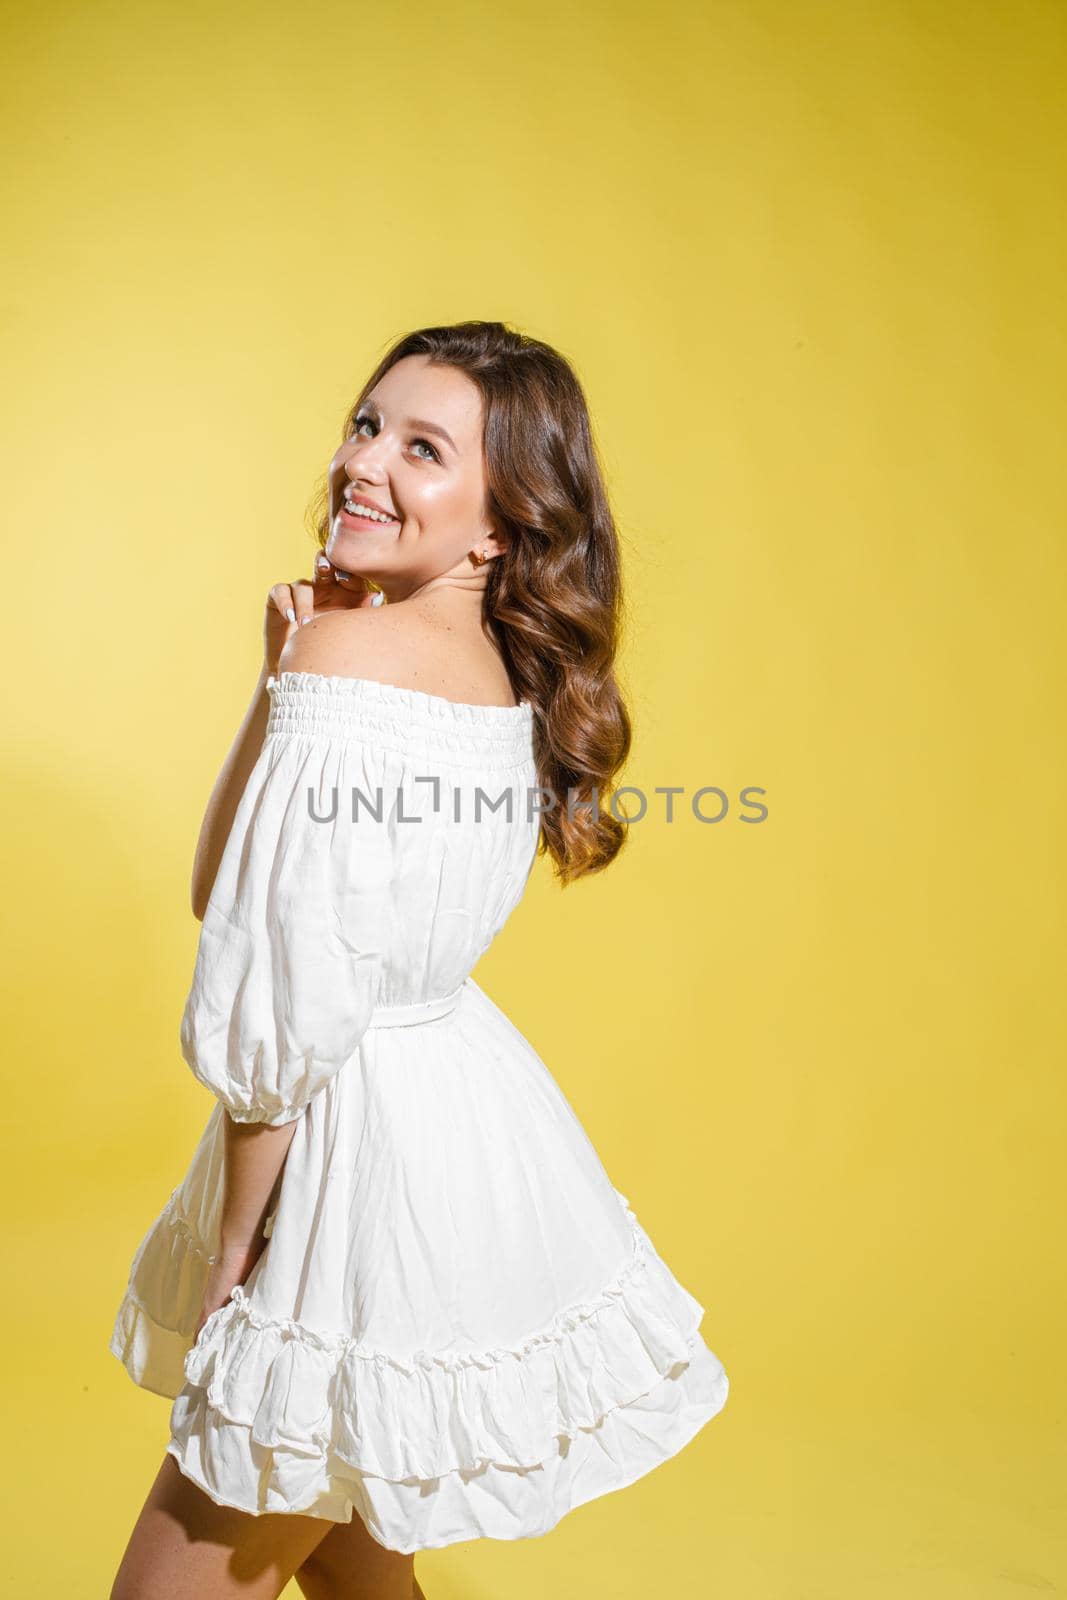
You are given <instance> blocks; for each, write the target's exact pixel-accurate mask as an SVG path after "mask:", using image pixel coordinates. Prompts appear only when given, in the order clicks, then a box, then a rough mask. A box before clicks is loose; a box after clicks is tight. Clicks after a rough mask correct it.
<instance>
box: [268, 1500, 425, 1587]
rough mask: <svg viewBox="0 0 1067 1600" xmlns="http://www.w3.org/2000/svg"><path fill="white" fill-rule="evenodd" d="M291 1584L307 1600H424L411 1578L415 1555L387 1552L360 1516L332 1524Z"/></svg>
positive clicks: (415, 1579) (354, 1513)
mask: <svg viewBox="0 0 1067 1600" xmlns="http://www.w3.org/2000/svg"><path fill="white" fill-rule="evenodd" d="M296 1581H297V1584H298V1586H299V1588H300V1592H301V1594H303V1595H304V1596H305V1597H306V1600H426V1596H425V1595H424V1594H423V1592H422V1590H421V1589H420V1587H419V1580H418V1579H417V1578H416V1576H415V1557H414V1556H413V1555H402V1554H401V1552H400V1551H399V1550H387V1549H386V1548H385V1546H384V1545H381V1544H379V1543H378V1541H377V1539H375V1538H374V1536H373V1535H372V1534H370V1533H368V1531H367V1528H366V1526H365V1524H364V1522H363V1520H362V1518H361V1517H360V1515H359V1512H358V1511H353V1512H352V1521H351V1522H335V1523H333V1524H332V1526H331V1528H330V1531H329V1533H328V1534H327V1535H326V1537H325V1539H323V1540H322V1541H321V1542H320V1543H319V1544H317V1545H316V1546H315V1548H314V1550H313V1551H312V1552H311V1554H310V1555H309V1556H308V1558H307V1560H306V1561H305V1562H304V1563H303V1565H302V1566H300V1567H299V1568H298V1569H297V1572H296Z"/></svg>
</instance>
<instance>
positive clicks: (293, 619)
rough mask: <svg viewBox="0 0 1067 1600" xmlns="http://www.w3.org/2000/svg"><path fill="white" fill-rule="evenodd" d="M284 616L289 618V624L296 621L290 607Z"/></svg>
mask: <svg viewBox="0 0 1067 1600" xmlns="http://www.w3.org/2000/svg"><path fill="white" fill-rule="evenodd" d="M285 614H286V616H287V617H288V618H289V621H290V622H295V621H296V612H295V611H294V610H293V608H292V606H290V607H289V609H288V610H287V611H286V613H285Z"/></svg>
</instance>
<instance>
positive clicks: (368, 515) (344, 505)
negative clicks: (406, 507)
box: [340, 497, 400, 528]
mask: <svg viewBox="0 0 1067 1600" xmlns="http://www.w3.org/2000/svg"><path fill="white" fill-rule="evenodd" d="M340 514H341V516H342V517H343V518H344V519H345V521H346V522H351V523H353V524H354V525H355V526H357V527H361V528H388V527H390V526H392V525H393V524H394V523H397V522H399V520H400V519H399V517H391V516H389V515H388V514H387V513H386V512H384V511H382V512H378V511H372V510H370V508H369V507H368V508H366V509H364V508H363V507H362V506H361V505H360V504H359V502H358V501H355V500H353V501H349V500H348V499H347V497H345V498H342V500H341V511H340Z"/></svg>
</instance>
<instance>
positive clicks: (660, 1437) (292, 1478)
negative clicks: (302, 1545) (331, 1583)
mask: <svg viewBox="0 0 1067 1600" xmlns="http://www.w3.org/2000/svg"><path fill="white" fill-rule="evenodd" d="M687 1355H688V1360H687V1362H686V1365H685V1366H684V1367H682V1368H680V1369H679V1368H678V1367H674V1368H672V1371H671V1375H669V1376H668V1377H665V1378H663V1379H661V1381H660V1382H659V1383H658V1384H657V1385H656V1386H655V1387H654V1388H653V1389H651V1390H650V1391H649V1393H648V1394H647V1395H642V1396H640V1397H639V1398H637V1399H636V1400H632V1401H631V1402H630V1403H629V1404H628V1405H625V1406H618V1407H616V1408H615V1409H614V1410H613V1411H609V1412H607V1413H606V1415H605V1416H604V1417H602V1418H601V1419H600V1420H599V1421H598V1422H597V1423H596V1425H595V1426H594V1427H591V1428H588V1429H586V1428H582V1429H579V1431H578V1433H577V1435H576V1436H575V1437H574V1438H567V1437H561V1438H560V1439H558V1440H557V1441H556V1447H555V1448H554V1449H553V1451H552V1453H551V1455H550V1456H549V1457H547V1458H546V1459H545V1460H544V1461H543V1462H538V1463H537V1465H536V1466H534V1467H529V1468H517V1467H503V1466H493V1465H488V1464H487V1465H483V1466H480V1467H478V1468H473V1469H470V1470H463V1469H461V1470H458V1471H455V1472H450V1473H446V1474H445V1475H443V1476H442V1477H439V1478H434V1479H431V1480H420V1479H407V1480H405V1481H400V1482H393V1481H390V1480H388V1479H385V1478H377V1477H374V1476H372V1475H369V1474H365V1473H361V1472H358V1471H356V1470H355V1469H353V1468H352V1467H350V1466H348V1465H347V1464H346V1463H345V1462H343V1461H341V1460H339V1459H338V1458H337V1457H335V1456H332V1455H327V1456H325V1457H323V1458H321V1459H320V1458H309V1457H307V1456H301V1455H299V1454H295V1453H293V1452H291V1451H287V1450H284V1449H277V1450H271V1449H268V1448H266V1447H264V1446H261V1445H258V1444H257V1443H256V1441H255V1439H254V1438H252V1437H251V1435H250V1431H249V1429H248V1428H245V1427H242V1426H240V1425H239V1424H237V1423H231V1422H227V1421H225V1420H224V1419H223V1418H221V1417H219V1416H218V1414H217V1413H216V1412H215V1411H214V1410H213V1409H212V1407H211V1406H210V1404H209V1403H208V1399H207V1395H206V1394H205V1392H204V1390H203V1389H197V1388H193V1387H192V1386H189V1387H187V1388H185V1389H183V1391H182V1393H181V1395H180V1396H179V1397H178V1399H177V1401H176V1402H175V1407H174V1414H173V1419H172V1438H171V1440H170V1443H169V1444H168V1445H167V1453H168V1454H169V1455H171V1456H172V1457H173V1458H174V1460H175V1461H176V1462H177V1464H178V1467H179V1468H180V1470H181V1471H182V1473H183V1474H184V1475H185V1476H186V1477H187V1478H189V1479H190V1481H191V1482H193V1483H195V1484H197V1485H198V1486H199V1487H200V1488H201V1489H202V1490H203V1491H204V1493H205V1494H207V1495H208V1496H209V1498H210V1499H212V1500H214V1501H215V1502H216V1503H217V1504H218V1505H223V1506H231V1507H233V1508H235V1509H237V1510H242V1511H245V1512H249V1513H251V1514H253V1515H264V1514H269V1513H285V1512H289V1513H297V1514H299V1515H302V1516H311V1517H320V1518H323V1519H325V1520H327V1521H331V1522H345V1523H347V1522H350V1521H351V1519H352V1515H353V1512H355V1513H357V1514H358V1515H359V1516H360V1517H361V1518H362V1520H363V1523H364V1525H365V1526H366V1528H367V1529H368V1531H369V1533H370V1534H371V1536H372V1537H373V1538H374V1539H376V1540H377V1542H378V1543H379V1544H381V1545H383V1546H384V1547H385V1548H386V1549H388V1550H395V1551H399V1552H401V1553H403V1554H410V1553H412V1552H415V1551H418V1550H431V1549H439V1548H441V1547H442V1546H444V1545H449V1544H454V1543H456V1542H457V1541H459V1540H471V1539H523V1538H536V1537H539V1536H541V1535H543V1534H545V1533H548V1532H549V1531H550V1530H551V1529H552V1528H554V1527H555V1526H556V1524H557V1523H558V1522H559V1521H560V1520H561V1518H562V1517H564V1516H565V1515H566V1514H567V1513H568V1512H569V1511H572V1510H574V1509H575V1508H576V1507H577V1506H580V1505H583V1504H585V1503H586V1502H587V1501H589V1500H594V1499H596V1498H598V1497H599V1496H601V1495H605V1494H608V1493H610V1492H612V1491H613V1490H616V1489H622V1488H625V1487H626V1486H627V1485H628V1484H631V1483H634V1482H635V1481H636V1480H637V1479H638V1478H640V1477H642V1476H643V1475H644V1474H645V1473H647V1472H651V1471H652V1470H653V1469H654V1468H655V1467H657V1466H659V1465H660V1464H661V1463H662V1462H664V1461H666V1460H668V1459H669V1458H670V1457H671V1456H673V1455H676V1454H677V1453H678V1451H680V1450H681V1449H683V1448H684V1446H685V1445H686V1444H688V1443H689V1441H690V1440H691V1439H692V1438H693V1437H694V1435H695V1434H696V1433H698V1432H699V1430H700V1429H701V1428H702V1427H704V1425H705V1424H706V1423H707V1422H709V1421H710V1420H711V1418H712V1417H714V1416H717V1415H718V1413H719V1412H720V1411H721V1410H722V1408H723V1406H724V1405H725V1404H726V1400H727V1396H728V1394H729V1387H730V1386H729V1381H728V1379H727V1376H726V1373H725V1371H724V1370H723V1367H722V1365H721V1363H720V1362H719V1360H718V1358H717V1357H716V1356H715V1355H714V1354H713V1353H712V1352H711V1351H710V1350H709V1349H708V1347H707V1345H706V1344H705V1343H704V1341H703V1339H702V1338H701V1336H700V1334H699V1333H694V1334H693V1336H692V1338H691V1340H690V1341H689V1346H688V1351H687Z"/></svg>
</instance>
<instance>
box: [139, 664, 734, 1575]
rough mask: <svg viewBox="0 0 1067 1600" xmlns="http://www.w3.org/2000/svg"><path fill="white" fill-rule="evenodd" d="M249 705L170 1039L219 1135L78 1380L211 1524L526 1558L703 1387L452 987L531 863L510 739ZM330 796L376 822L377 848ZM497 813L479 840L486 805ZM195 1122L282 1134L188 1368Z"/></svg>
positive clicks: (541, 1093)
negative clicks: (254, 1231) (315, 1522)
mask: <svg viewBox="0 0 1067 1600" xmlns="http://www.w3.org/2000/svg"><path fill="white" fill-rule="evenodd" d="M268 691H269V693H270V697H271V707H270V716H269V720H268V724H267V731H266V737H265V739H264V743H263V748H262V751H261V753H260V756H259V759H258V761H257V763H256V766H255V767H254V769H253V771H252V774H251V776H250V778H249V781H248V784H247V786H246V789H245V792H244V794H243V796H242V798H241V802H240V805H239V807H238V810H237V814H236V817H235V819H234V824H233V827H232V829H231V831H230V835H229V838H228V840H227V843H226V847H225V851H224V854H223V857H222V861H221V864H220V867H219V870H218V874H217V877H216V881H215V886H214V889H213V891H212V894H211V899H210V903H209V905H208V907H207V911H206V913H205V915H204V919H203V926H202V930H201V934H200V942H199V947H198V950H197V956H196V964H195V969H194V974H193V981H192V986H191V989H190V992H189V998H188V1001H187V1003H186V1007H185V1011H184V1014H183V1017H182V1023H181V1044H182V1051H183V1055H184V1057H185V1060H186V1061H187V1062H188V1065H189V1067H190V1068H191V1070H192V1071H193V1073H194V1074H195V1075H196V1077H197V1078H198V1079H199V1080H200V1082H201V1083H203V1084H204V1085H205V1086H206V1087H207V1088H208V1089H209V1090H211V1092H212V1093H213V1094H214V1095H215V1096H216V1102H217V1103H216V1104H215V1106H214V1108H213V1109H212V1112H211V1115H210V1117H209V1119H208V1123H207V1126H206V1128H205V1130H204V1133H203V1135H202V1137H201V1139H200V1142H199V1144H198V1146H197V1148H196V1150H195V1152H194V1154H193V1158H192V1162H191V1164H190V1167H189V1170H188V1172H187V1173H186V1176H185V1178H184V1179H183V1181H182V1182H181V1183H180V1184H179V1186H178V1187H177V1188H176V1189H175V1190H174V1191H173V1193H172V1194H171V1196H170V1198H169V1199H168V1201H167V1203H166V1205H165V1206H164V1207H163V1210H162V1212H161V1213H160V1215H159V1217H158V1218H157V1219H156V1221H155V1222H154V1223H153V1224H152V1226H151V1227H150V1229H149V1230H148V1232H147V1234H146V1235H145V1236H144V1238H143V1240H142V1242H141V1244H140V1246H139V1248H138V1250H137V1253H136V1255H135V1257H134V1261H133V1265H132V1268H131V1272H130V1281H129V1286H128V1289H127V1292H126V1294H125V1296H124V1298H123V1300H122V1302H121V1305H120V1306H119V1309H118V1313H117V1315H116V1318H115V1325H114V1330H113V1333H112V1336H111V1342H110V1348H111V1350H112V1351H113V1352H114V1354H115V1355H116V1356H118V1357H119V1359H120V1360H121V1361H122V1362H123V1364H124V1366H125V1367H126V1370H127V1371H128V1372H129V1374H130V1376H131V1377H132V1378H133V1379H134V1381H135V1382H136V1383H139V1384H141V1385H142V1386H143V1387H145V1388H147V1389H151V1390H154V1391H155V1392H157V1393H159V1394H162V1395H166V1396H167V1397H168V1398H171V1399H172V1400H173V1408H172V1411H171V1437H170V1441H169V1443H168V1445H167V1449H168V1451H169V1452H170V1454H171V1455H173V1457H174V1458H175V1460H176V1461H177V1463H178V1465H179V1466H180V1468H181V1470H182V1471H183V1472H184V1473H185V1474H186V1476H188V1477H189V1478H191V1479H192V1480H193V1481H194V1482H196V1483H197V1484H199V1485H200V1487H201V1488H202V1489H204V1490H205V1492H206V1493H207V1494H208V1495H210V1496H211V1498H212V1499H214V1500H216V1501H218V1502H220V1503H222V1504H225V1505H231V1506H237V1507H240V1508H241V1509H243V1510H245V1511H248V1512H251V1513H254V1514H258V1513H263V1512H278V1511H290V1512H300V1513H302V1514H304V1515H310V1516H318V1517H323V1518H327V1519H329V1520H332V1521H336V1522H348V1521H349V1520H350V1519H351V1517H352V1514H353V1511H355V1512H356V1513H358V1515H359V1516H361V1517H362V1518H363V1520H364V1522H365V1523H366V1525H367V1527H368V1529H369V1530H370V1532H371V1534H372V1535H373V1537H374V1538H376V1539H377V1540H378V1541H379V1542H380V1543H381V1544H383V1545H384V1546H386V1547H387V1548H389V1549H394V1550H399V1551H405V1552H410V1551H414V1550H420V1549H428V1548H434V1547H437V1546H441V1545H446V1544H450V1543H452V1542H454V1541H456V1540H461V1539H474V1538H479V1537H489V1538H499V1539H515V1538H524V1537H529V1536H532V1535H536V1534H541V1533H544V1532H546V1531H547V1530H548V1529H549V1528H551V1527H553V1526H554V1525H555V1524H556V1523H557V1522H558V1521H559V1519H560V1517H562V1516H563V1515H564V1514H565V1513H566V1512H567V1511H569V1510H571V1509H572V1508H573V1507H574V1506H577V1505H580V1504H582V1503H583V1502H585V1501H588V1500H591V1499H593V1498H595V1497H596V1496H598V1495H602V1494H605V1493H607V1492H608V1491H609V1490H613V1489H618V1488H621V1487H623V1486H624V1485H626V1484H629V1483H631V1482H633V1480H634V1479H636V1478H638V1477H640V1476H641V1475H642V1474H643V1473H645V1472H647V1471H649V1470H650V1469H652V1468H653V1467H655V1466H656V1465H657V1464H658V1463H660V1462H661V1461H663V1460H665V1459H666V1458H667V1457H668V1456H671V1455H673V1454H674V1453H676V1452H677V1451H678V1450H680V1449H681V1448H682V1446H683V1445H685V1444H686V1443H687V1441H688V1440H689V1439H691V1438H692V1436H693V1435H694V1434H695V1433H696V1432H697V1431H698V1430H699V1429H700V1428H702V1427H703V1425H704V1424H705V1423H706V1422H707V1421H709V1419H710V1418H711V1417H713V1416H714V1415H715V1414H716V1413H717V1412H718V1411H720V1410H721V1409H722V1407H723V1405H724V1404H725V1402H726V1397H727V1392H728V1382H727V1377H726V1373H725V1372H724V1370H723V1368H722V1365H721V1363H720V1362H719V1360H718V1359H717V1357H716V1356H715V1355H713V1354H712V1352H711V1351H710V1350H709V1349H708V1347H707V1345H706V1344H705V1343H704V1340H703V1338H702V1336H701V1334H700V1332H699V1328H700V1324H701V1319H702V1317H703V1311H704V1308H703V1307H702V1306H701V1304H700V1303H699V1302H698V1301H697V1300H696V1299H695V1298H694V1297H693V1295H692V1294H690V1293H689V1292H688V1291H687V1290H686V1289H685V1288H683V1287H682V1285H681V1284H680V1283H679V1282H678V1281H677V1280H676V1279H675V1278H674V1276H673V1275H672V1273H671V1272H670V1271H669V1269H668V1268H667V1266H666V1265H665V1264H664V1262H663V1261H662V1260H661V1258H660V1257H659V1256H658V1255H657V1253H656V1251H655V1249H654V1248H653V1246H652V1243H651V1241H650V1240H649V1238H648V1235H647V1234H646V1233H645V1231H644V1229H643V1228H642V1227H641V1225H640V1224H639V1222H638V1220H637V1218H636V1217H635V1215H634V1213H633V1211H632V1210H631V1208H630V1206H629V1202H628V1200H627V1198H626V1196H625V1195H623V1194H621V1193H620V1192H619V1191H618V1190H617V1189H615V1188H614V1186H613V1185H612V1183H611V1181H610V1179H609V1178H608V1175H607V1173H606V1171H605V1169H604V1167H603V1165H602V1164H601V1162H600V1160H599V1158H598V1156H597V1154H596V1151H595V1150H594V1148H593V1146H592V1144H591V1143H590V1140H589V1138H588V1136H587V1134H586V1133H585V1131H584V1129H583V1128H582V1126H581V1124H580V1123H579V1121H578V1119H577V1117H576V1115H575V1113H574V1111H573V1110H572V1108H571V1106H570V1104H569V1103H568V1101H567V1100H566V1098H565V1097H564V1095H563V1093H562V1091H561V1090H560V1088H559V1086H558V1085H557V1084H556V1082H555V1080H554V1079H553V1078H552V1076H551V1074H550V1073H549V1072H548V1070H547V1068H546V1067H545V1065H544V1063H543V1062H542V1061H541V1059H540V1057H539V1056H538V1055H537V1053H536V1052H535V1050H534V1049H533V1047H532V1045H531V1044H530V1043H529V1042H528V1040H527V1039H526V1038H525V1037H524V1036H523V1035H522V1034H521V1033H520V1032H519V1031H518V1029H516V1028H515V1027H514V1025H513V1024H512V1023H511V1022H510V1021H509V1020H508V1018H507V1016H506V1015H505V1014H504V1013H503V1012H502V1011H501V1010H500V1009H499V1008H498V1007H497V1006H496V1005H495V1004H494V1003H493V1001H492V1000H491V999H490V998H489V997H488V995H486V994H485V993H484V991H483V990H482V989H481V988H480V987H479V985H478V984H477V983H475V981H474V979H473V978H472V977H471V976H470V970H471V968H472V967H473V966H474V965H475V963H476V962H477V961H478V959H479V957H480V956H481V955H482V954H483V953H484V951H485V950H486V949H487V947H488V946H489V944H490V943H491V942H492V940H493V939H494V937H495V936H496V934H497V933H498V932H499V931H500V929H501V928H502V927H503V926H504V923H505V922H506V920H507V918H508V916H509V915H510V913H511V911H512V910H513V909H514V907H515V906H516V905H517V904H518V902H519V900H520V899H521V897H522V893H523V890H524V888H525V885H526V882H527V879H528V877H529V874H530V871H531V868H532V866H533V862H534V859H535V851H536V847H537V841H538V831H539V819H538V816H537V813H536V809H535V808H534V805H533V804H531V805H530V806H529V807H528V805H527V799H528V795H529V796H533V797H536V794H537V784H538V778H537V767H536V763H535V760H534V746H533V736H534V722H533V713H532V710H531V708H530V706H529V705H527V704H526V703H523V704H522V705H520V706H516V707H507V706H475V705H466V704H460V703H457V702H454V701H451V700H446V699H444V698H442V697H440V696H436V695H429V694H425V693H423V692H421V691H417V690H411V689H401V688H398V687H396V686H395V685H391V684H383V683H378V682H373V681H371V680H368V679H356V678H341V677H325V676H320V675H317V674H309V673H291V672H284V673H282V674H280V676H278V677H276V678H272V679H271V680H270V681H269V684H268ZM434 780H436V781H434ZM335 788H336V790H337V805H336V808H335V809H336V815H335V816H334V817H333V820H331V821H317V820H314V819H313V817H312V815H311V814H310V813H309V800H310V801H311V804H312V807H313V810H314V812H315V815H316V816H318V817H325V816H328V815H330V814H331V811H332V810H333V809H334V807H333V804H332V800H333V795H332V791H333V790H334V789H335ZM353 788H355V789H357V790H359V791H361V793H362V795H363V796H364V797H365V799H366V800H367V801H369V802H370V803H371V804H372V805H374V804H375V803H376V800H377V795H376V791H377V790H378V789H379V788H380V789H381V791H382V793H381V800H382V804H381V805H380V808H379V819H378V820H376V819H374V818H372V817H371V816H370V814H369V813H368V810H367V807H366V805H365V804H364V803H363V802H359V811H358V820H356V821H353V820H352V790H353ZM507 790H510V791H511V794H512V801H511V812H510V820H509V819H508V816H507V813H506V810H505V806H504V804H502V803H501V804H498V805H497V806H496V809H491V808H490V806H489V805H488V804H487V801H488V802H497V801H498V800H499V799H500V797H501V795H502V794H503V793H504V792H505V791H507ZM479 791H480V792H481V794H482V796H483V800H482V811H481V815H480V818H478V819H477V820H476V819H475V810H474V807H475V802H476V799H477V795H478V792H479ZM435 801H436V805H435ZM408 819H416V820H408ZM545 961H546V966H545V978H546V987H547V985H548V984H549V983H550V981H551V954H550V953H548V954H546V957H545ZM227 1112H228V1113H229V1114H230V1115H232V1116H234V1117H236V1118H238V1119H240V1120H243V1121H260V1122H267V1123H270V1124H272V1125H279V1124H281V1123H284V1122H289V1121H296V1122H297V1123H298V1126H297V1128H296V1131H295V1134H294V1137H293V1141H292V1144H291V1146H290V1148H289V1152H288V1156H287V1159H286V1163H285V1169H284V1175H283V1180H282V1186H281V1190H280V1195H279V1199H278V1203H277V1206H276V1208H275V1212H274V1214H273V1216H272V1217H271V1218H270V1220H269V1222H268V1225H267V1229H266V1230H265V1231H266V1232H267V1234H268V1236H269V1238H268V1244H267V1246H266V1248H265V1249H264V1251H263V1254H262V1255H261V1256H260V1258H259V1260H258V1261H257V1263H256V1265H255V1267H254V1268H253V1270H252V1272H251V1274H250V1275H249V1277H248V1279H247V1281H246V1283H245V1284H244V1285H241V1286H238V1287H236V1288H235V1289H234V1290H233V1292H232V1294H231V1296H230V1298H229V1300H228V1301H227V1302H226V1304H225V1305H223V1306H221V1307H220V1308H219V1309H218V1310H217V1311H215V1312H214V1313H213V1315H212V1316H211V1317H210V1318H209V1319H208V1321H207V1323H206V1324H205V1326H204V1328H203V1329H202V1330H201V1333H200V1336H199V1338H198V1339H196V1341H195V1342H194V1340H193V1329H194V1327H195V1324H196V1320H197V1317H198V1315H199V1309H200V1304H201V1296H202V1292H203V1287H204V1282H205V1279H206V1276H207V1272H208V1258H209V1257H210V1256H211V1255H212V1253H213V1252H214V1251H215V1250H216V1249H217V1246H218V1229H219V1213H220V1204H221V1198H222V1163H223V1132H224V1118H225V1116H226V1114H227Z"/></svg>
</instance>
